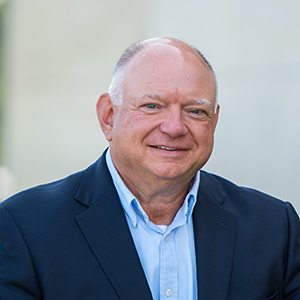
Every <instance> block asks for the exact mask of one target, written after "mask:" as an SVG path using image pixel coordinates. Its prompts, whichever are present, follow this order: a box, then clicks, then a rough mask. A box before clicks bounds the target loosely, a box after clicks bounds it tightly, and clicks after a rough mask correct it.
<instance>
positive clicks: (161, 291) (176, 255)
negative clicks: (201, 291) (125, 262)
mask: <svg viewBox="0 0 300 300" xmlns="http://www.w3.org/2000/svg"><path fill="white" fill-rule="evenodd" d="M106 162H107V166H108V169H109V171H110V174H111V176H112V179H113V182H114V185H115V187H116V190H117V192H118V195H119V198H120V201H121V204H122V206H123V209H124V212H125V216H126V220H127V223H128V226H129V229H130V232H131V235H132V238H133V241H134V244H135V247H136V250H137V253H138V255H139V259H140V261H141V264H142V267H143V270H144V273H145V276H146V278H147V282H148V285H149V287H150V290H151V293H152V297H153V299H154V300H163V299H167V300H195V299H197V271H196V256H195V244H194V230H193V219H192V212H193V209H194V206H195V203H196V199H197V192H198V187H199V182H200V172H198V173H197V175H196V176H195V179H194V183H193V185H192V186H191V187H190V190H189V193H188V195H187V196H186V198H185V201H184V203H183V205H182V207H181V208H180V209H179V211H178V212H177V214H176V216H175V218H174V220H173V222H172V223H171V224H170V225H169V226H164V225H155V224H154V223H152V222H151V221H149V218H148V216H147V214H146V213H145V212H144V210H143V208H142V207H141V205H140V204H139V202H138V200H137V199H136V198H135V197H134V195H133V194H132V193H131V192H130V191H129V189H128V188H127V187H126V185H125V184H124V182H123V181H122V179H121V177H120V175H119V174H118V172H117V170H116V168H115V166H114V164H113V161H112V158H111V156H110V152H109V150H108V151H107V154H106ZM120 251H122V249H120ZM128 276H130V275H128ZM136 288H137V289H138V288H139V287H138V286H137V287H136Z"/></svg>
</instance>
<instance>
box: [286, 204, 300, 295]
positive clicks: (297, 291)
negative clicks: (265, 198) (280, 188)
mask: <svg viewBox="0 0 300 300" xmlns="http://www.w3.org/2000/svg"><path fill="white" fill-rule="evenodd" d="M286 210H287V217H288V222H289V232H288V245H287V256H286V273H285V290H284V295H285V296H284V299H286V300H298V299H300V221H299V217H298V215H297V213H296V212H295V210H294V208H293V207H292V205H291V204H290V203H286Z"/></svg>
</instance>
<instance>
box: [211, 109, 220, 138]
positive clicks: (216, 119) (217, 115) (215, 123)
mask: <svg viewBox="0 0 300 300" xmlns="http://www.w3.org/2000/svg"><path fill="white" fill-rule="evenodd" d="M219 112H220V105H219V104H218V106H217V109H216V112H215V115H214V120H213V130H214V132H215V130H216V127H217V123H218V120H219Z"/></svg>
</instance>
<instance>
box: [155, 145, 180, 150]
mask: <svg viewBox="0 0 300 300" xmlns="http://www.w3.org/2000/svg"><path fill="white" fill-rule="evenodd" d="M152 147H153V148H157V149H163V150H168V151H176V150H180V149H178V148H169V147H164V146H152Z"/></svg>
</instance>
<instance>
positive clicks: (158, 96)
mask: <svg viewBox="0 0 300 300" xmlns="http://www.w3.org/2000/svg"><path fill="white" fill-rule="evenodd" d="M145 97H148V98H151V99H158V100H160V99H162V98H163V96H161V95H158V94H151V93H147V94H145V95H143V96H141V98H145Z"/></svg>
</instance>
